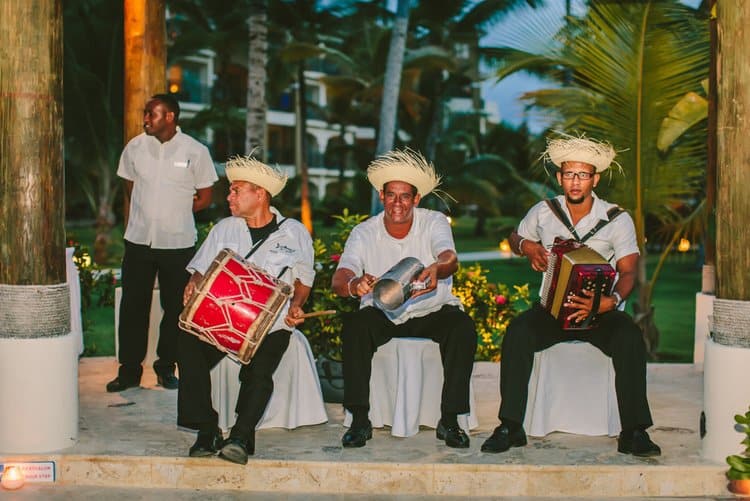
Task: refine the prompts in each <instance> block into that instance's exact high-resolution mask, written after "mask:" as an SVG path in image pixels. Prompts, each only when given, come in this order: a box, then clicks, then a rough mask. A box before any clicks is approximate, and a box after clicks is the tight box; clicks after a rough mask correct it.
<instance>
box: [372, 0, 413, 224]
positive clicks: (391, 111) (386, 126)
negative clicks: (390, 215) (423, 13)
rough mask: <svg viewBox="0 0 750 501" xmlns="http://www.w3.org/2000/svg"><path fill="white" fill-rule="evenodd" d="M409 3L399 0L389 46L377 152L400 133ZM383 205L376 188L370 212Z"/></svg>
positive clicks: (407, 0) (390, 143)
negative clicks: (400, 102) (397, 126)
mask: <svg viewBox="0 0 750 501" xmlns="http://www.w3.org/2000/svg"><path fill="white" fill-rule="evenodd" d="M409 4H410V0H398V5H397V7H396V19H395V21H394V23H393V32H392V33H391V46H390V48H389V49H388V60H387V61H386V65H385V79H384V82H383V101H382V103H381V108H380V127H379V130H378V145H377V149H376V150H375V154H376V155H381V154H383V153H386V152H387V151H389V150H391V149H392V148H393V140H394V138H395V136H396V111H397V110H398V95H399V90H400V89H401V70H402V68H403V66H404V50H405V49H406V32H407V29H408V27H409ZM381 209H382V207H381V206H380V199H379V197H378V193H377V192H376V191H373V194H372V202H371V204H370V213H371V214H375V213H376V212H379V211H380V210H381Z"/></svg>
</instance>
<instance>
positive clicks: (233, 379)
mask: <svg viewBox="0 0 750 501" xmlns="http://www.w3.org/2000/svg"><path fill="white" fill-rule="evenodd" d="M240 368H241V365H240V364H239V363H238V362H235V361H234V360H232V359H230V358H229V357H224V358H223V359H222V360H221V361H220V362H219V363H218V364H217V365H216V367H214V368H213V369H212V370H211V396H212V400H213V405H214V409H216V411H217V412H218V413H219V428H221V429H222V430H224V431H227V430H229V429H230V428H231V427H232V426H233V425H234V422H235V420H236V416H235V411H234V409H235V405H236V403H237V395H239V392H240V380H239V374H240ZM327 421H328V416H327V414H326V409H325V404H324V403H323V393H322V392H321V390H320V381H319V380H318V374H317V371H316V370H315V360H314V359H313V355H312V350H310V344H309V343H308V342H307V338H305V336H304V335H303V334H302V333H301V332H300V331H298V330H295V331H294V332H292V335H291V337H290V338H289V347H288V348H287V349H286V351H285V352H284V355H283V356H282V357H281V362H280V363H279V366H278V368H277V369H276V372H274V374H273V394H272V395H271V400H270V401H269V402H268V406H267V407H266V412H265V413H264V414H263V417H262V418H261V420H260V422H259V423H258V426H257V427H256V429H261V428H287V429H292V428H297V427H299V426H306V425H313V424H320V423H325V422H327Z"/></svg>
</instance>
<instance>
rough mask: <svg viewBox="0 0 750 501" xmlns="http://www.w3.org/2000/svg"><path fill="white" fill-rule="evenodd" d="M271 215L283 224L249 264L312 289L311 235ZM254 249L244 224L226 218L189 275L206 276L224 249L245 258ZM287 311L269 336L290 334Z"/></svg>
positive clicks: (213, 230) (292, 222) (202, 248)
mask: <svg viewBox="0 0 750 501" xmlns="http://www.w3.org/2000/svg"><path fill="white" fill-rule="evenodd" d="M271 212H273V213H274V214H275V215H276V221H277V223H281V224H280V226H279V228H278V230H276V231H274V232H273V233H271V234H270V235H269V236H268V238H267V239H266V240H265V241H264V242H263V243H262V244H261V245H260V246H259V247H258V249H257V250H256V251H255V252H254V253H253V254H252V256H250V257H249V258H247V260H248V261H249V262H251V263H252V264H254V265H255V266H257V267H259V268H261V269H263V270H265V271H266V273H268V274H269V275H272V276H274V277H276V278H278V279H279V280H283V281H284V282H286V283H288V284H289V285H292V286H294V282H295V280H299V281H300V282H301V283H302V285H306V286H308V287H312V285H313V280H314V279H315V268H314V252H313V246H312V238H310V233H309V232H308V231H307V228H305V226H304V225H303V224H302V223H300V222H299V221H296V220H294V219H289V218H287V219H284V218H283V217H282V215H281V213H280V212H279V211H278V210H276V209H275V208H274V207H271ZM282 220H283V223H282ZM252 247H253V240H252V237H251V236H250V230H249V229H248V227H247V223H246V222H245V220H244V219H243V218H241V217H234V216H231V217H227V218H224V219H222V220H221V221H219V222H218V223H217V224H216V225H215V226H214V227H213V228H211V231H210V232H209V234H208V237H206V240H205V241H204V242H203V243H202V244H201V246H200V248H199V249H198V252H196V254H195V256H194V257H193V259H192V260H191V261H190V262H189V263H188V265H187V270H188V271H189V272H190V273H193V272H196V271H197V272H198V273H201V274H203V275H205V273H206V271H207V270H208V268H209V266H211V263H212V262H213V260H214V258H215V257H216V255H217V254H218V253H219V252H220V251H221V250H222V249H231V250H233V251H234V252H236V253H237V254H239V255H240V256H242V257H245V255H247V253H248V252H250V249H252ZM288 310H289V303H287V304H286V305H284V308H283V309H282V310H281V311H280V312H279V316H278V317H276V322H275V323H274V325H273V327H272V328H271V330H270V331H269V332H273V331H275V330H279V329H285V330H291V328H290V327H288V326H287V325H286V323H284V317H286V314H287V311H288Z"/></svg>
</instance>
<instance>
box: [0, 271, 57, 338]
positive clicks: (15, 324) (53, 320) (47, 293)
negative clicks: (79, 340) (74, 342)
mask: <svg viewBox="0 0 750 501" xmlns="http://www.w3.org/2000/svg"><path fill="white" fill-rule="evenodd" d="M69 333H70V289H69V287H68V284H67V283H63V284H55V285H7V284H0V338H23V339H28V338H45V337H55V336H64V335H67V334H69Z"/></svg>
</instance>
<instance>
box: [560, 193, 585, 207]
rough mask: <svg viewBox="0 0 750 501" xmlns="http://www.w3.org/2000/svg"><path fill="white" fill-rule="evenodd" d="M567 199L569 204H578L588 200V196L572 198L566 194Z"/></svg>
mask: <svg viewBox="0 0 750 501" xmlns="http://www.w3.org/2000/svg"><path fill="white" fill-rule="evenodd" d="M565 200H567V201H568V203H569V204H573V205H578V204H582V203H583V201H584V200H586V197H584V196H581V197H580V198H572V197H571V196H570V195H565Z"/></svg>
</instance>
